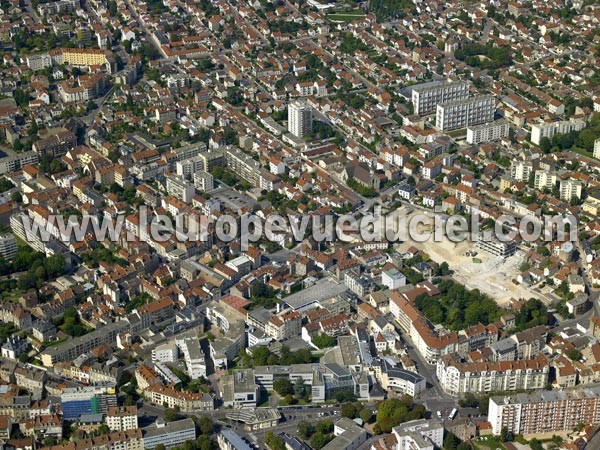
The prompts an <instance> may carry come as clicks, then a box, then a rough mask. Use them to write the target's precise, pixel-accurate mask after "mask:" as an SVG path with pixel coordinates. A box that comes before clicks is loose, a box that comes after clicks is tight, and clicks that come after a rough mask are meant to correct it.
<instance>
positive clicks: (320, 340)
mask: <svg viewBox="0 0 600 450" xmlns="http://www.w3.org/2000/svg"><path fill="white" fill-rule="evenodd" d="M312 343H313V344H315V345H316V346H317V347H319V348H327V347H334V346H335V344H336V339H335V338H334V337H332V336H329V335H327V334H325V333H321V334H319V335H317V336H315V337H314V338H312Z"/></svg>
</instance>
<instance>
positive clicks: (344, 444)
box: [323, 417, 368, 450]
mask: <svg viewBox="0 0 600 450" xmlns="http://www.w3.org/2000/svg"><path fill="white" fill-rule="evenodd" d="M333 435H334V436H335V438H334V439H333V440H332V441H330V442H329V443H328V444H327V445H326V446H325V447H323V450H355V449H357V448H358V447H360V446H361V444H362V443H363V442H365V441H366V440H367V436H368V435H367V432H366V431H365V430H364V429H363V428H362V427H361V426H359V425H358V424H357V423H356V422H354V421H353V420H351V419H348V418H347V417H342V418H341V419H340V420H338V421H337V422H336V423H335V424H334V426H333Z"/></svg>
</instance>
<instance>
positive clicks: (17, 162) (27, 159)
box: [0, 150, 39, 174]
mask: <svg viewBox="0 0 600 450" xmlns="http://www.w3.org/2000/svg"><path fill="white" fill-rule="evenodd" d="M38 161H39V156H38V154H37V153H36V152H34V151H33V150H32V151H29V152H23V153H16V154H14V155H10V156H5V157H4V158H0V174H4V173H9V172H14V171H15V170H19V169H21V168H22V167H23V166H26V165H27V164H37V163H38Z"/></svg>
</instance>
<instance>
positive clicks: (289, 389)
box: [273, 378, 294, 396]
mask: <svg viewBox="0 0 600 450" xmlns="http://www.w3.org/2000/svg"><path fill="white" fill-rule="evenodd" d="M273 389H274V390H275V392H277V393H278V394H279V395H281V396H286V395H291V394H293V393H294V386H293V385H292V382H291V381H290V380H289V378H277V379H276V380H275V381H274V382H273Z"/></svg>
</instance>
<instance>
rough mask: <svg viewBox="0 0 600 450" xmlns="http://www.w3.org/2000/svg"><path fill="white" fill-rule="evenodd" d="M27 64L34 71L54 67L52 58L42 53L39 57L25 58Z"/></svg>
mask: <svg viewBox="0 0 600 450" xmlns="http://www.w3.org/2000/svg"><path fill="white" fill-rule="evenodd" d="M25 64H27V67H29V68H30V69H31V70H32V71H34V72H35V71H37V70H42V69H45V68H47V67H52V58H51V57H50V55H49V54H48V53H40V54H37V55H28V56H26V57H25Z"/></svg>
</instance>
